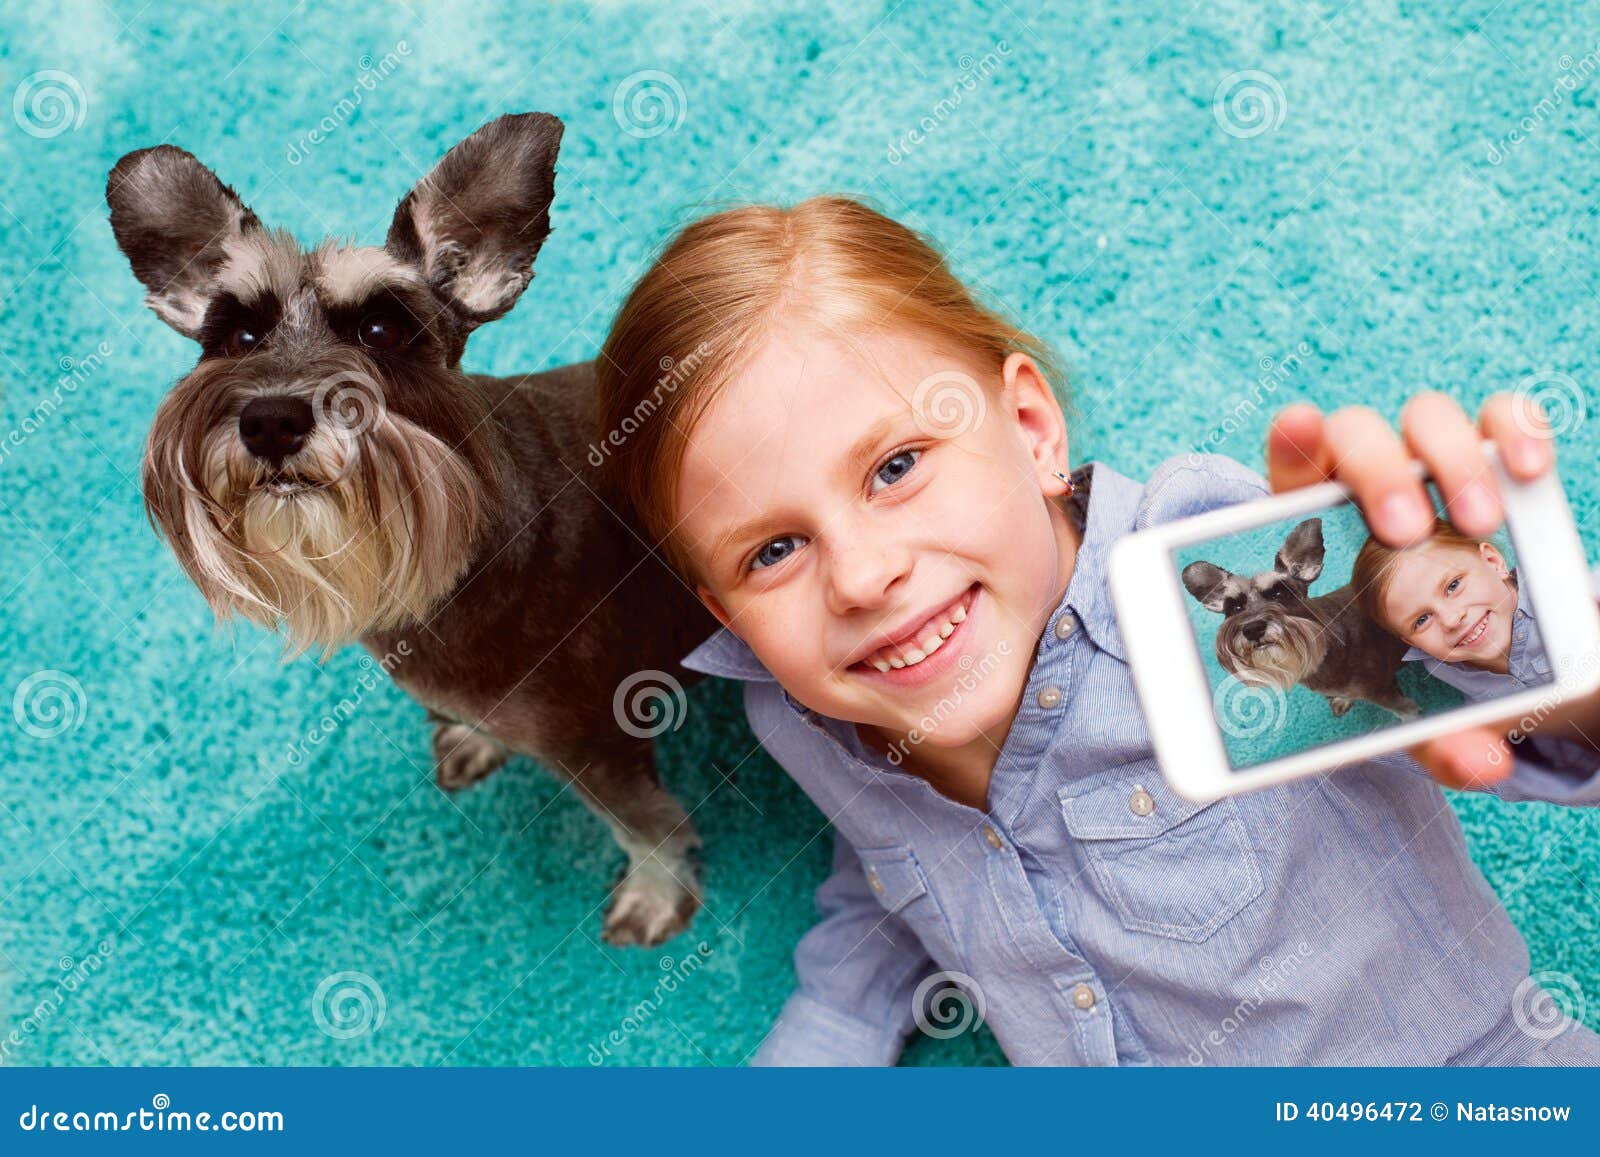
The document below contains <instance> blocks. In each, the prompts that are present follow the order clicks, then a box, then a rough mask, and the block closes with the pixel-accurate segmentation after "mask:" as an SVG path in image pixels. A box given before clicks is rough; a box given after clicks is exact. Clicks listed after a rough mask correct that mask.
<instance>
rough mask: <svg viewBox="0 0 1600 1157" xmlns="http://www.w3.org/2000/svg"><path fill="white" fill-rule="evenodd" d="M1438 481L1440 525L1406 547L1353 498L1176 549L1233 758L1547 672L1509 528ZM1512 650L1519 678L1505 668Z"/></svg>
mask: <svg viewBox="0 0 1600 1157" xmlns="http://www.w3.org/2000/svg"><path fill="white" fill-rule="evenodd" d="M1429 489H1430V491H1431V493H1432V497H1433V500H1434V509H1435V514H1436V521H1435V527H1434V531H1433V533H1432V535H1431V536H1430V537H1428V538H1427V539H1425V540H1424V541H1423V542H1421V543H1418V544H1415V545H1414V546H1411V547H1407V548H1403V549H1390V548H1387V547H1385V546H1383V545H1382V544H1380V543H1378V542H1376V541H1375V540H1374V539H1373V537H1372V535H1371V533H1370V532H1369V530H1368V527H1367V524H1366V522H1365V521H1364V520H1363V519H1362V517H1361V513H1360V511H1359V510H1358V509H1357V508H1356V507H1355V506H1354V505H1351V504H1348V503H1346V504H1342V505H1339V506H1334V507H1330V508H1329V509H1327V510H1324V511H1321V512H1320V513H1319V514H1317V515H1315V516H1311V517H1304V516H1302V517H1297V518H1288V519H1282V520H1279V521H1276V522H1273V523H1269V524H1267V525H1264V526H1258V527H1254V528H1251V529H1249V530H1243V531H1238V532H1235V533H1232V534H1227V535H1223V536H1220V537H1217V538H1213V539H1209V540H1207V541H1204V542H1199V543H1194V544H1192V545H1189V546H1185V547H1182V548H1180V549H1178V550H1176V551H1174V553H1173V565H1174V568H1175V571H1176V573H1177V575H1178V577H1180V578H1181V580H1182V584H1183V588H1184V590H1185V591H1186V592H1187V597H1186V599H1185V602H1186V603H1187V605H1188V609H1189V623H1190V626H1191V628H1192V629H1193V633H1194V645H1195V647H1196V648H1197V650H1198V652H1199V658H1200V661H1201V664H1202V666H1203V667H1204V669H1205V673H1206V677H1207V680H1208V684H1209V686H1210V688H1211V691H1212V706H1213V709H1214V715H1215V718H1216V721H1217V726H1218V728H1219V730H1220V731H1221V733H1222V738H1223V745H1224V747H1225V749H1226V751H1227V754H1228V758H1229V761H1230V763H1231V764H1232V765H1233V766H1234V767H1235V768H1240V769H1242V768H1245V767H1251V766H1255V765H1258V764H1261V763H1265V762H1267V761H1269V760H1273V759H1278V758H1281V757H1283V756H1285V755H1291V754H1295V753H1297V752H1300V751H1306V750H1309V749H1310V748H1313V747H1317V746H1321V745H1323V744H1327V743H1334V742H1338V741H1339V740H1342V739H1348V738H1351V737H1352V736H1356V735H1364V734H1368V733H1370V732H1374V731H1379V730H1383V729H1385V728H1389V727H1394V726H1397V725H1398V724H1401V723H1404V722H1407V721H1410V720H1412V719H1416V718H1418V717H1421V716H1434V715H1438V714H1440V713H1441V712H1444V711H1449V710H1452V709H1454V708H1456V707H1459V706H1461V705H1462V704H1463V703H1464V702H1466V701H1469V700H1480V699H1484V698H1495V697H1498V696H1500V695H1505V694H1510V693H1512V692H1513V691H1515V690H1517V689H1519V688H1520V687H1521V686H1524V685H1527V683H1528V680H1529V679H1531V678H1534V677H1535V676H1536V675H1539V674H1540V672H1542V671H1543V668H1542V667H1540V666H1539V664H1538V661H1537V649H1536V648H1535V647H1534V646H1533V641H1534V640H1536V639H1537V638H1538V633H1537V624H1536V622H1535V619H1534V615H1533V607H1532V604H1531V602H1530V601H1529V600H1528V597H1527V592H1526V590H1525V589H1523V588H1522V585H1521V584H1520V583H1519V582H1518V575H1517V565H1516V552H1515V551H1514V549H1513V548H1512V544H1511V542H1510V540H1509V535H1506V534H1501V535H1497V536H1495V537H1494V538H1493V539H1492V540H1482V541H1479V540H1476V539H1469V538H1467V537H1465V536H1463V535H1461V534H1459V533H1458V532H1456V531H1455V529H1454V528H1453V527H1451V526H1450V525H1449V523H1448V521H1447V520H1446V518H1445V516H1444V510H1443V505H1442V503H1441V502H1440V500H1439V497H1438V493H1437V490H1436V489H1435V488H1434V487H1432V486H1431V485H1430V487H1429ZM1519 640H1520V641H1519ZM1514 648H1521V651H1520V652H1518V651H1516V650H1514ZM1519 655H1520V658H1519ZM1512 664H1515V665H1516V666H1517V667H1518V670H1519V672H1520V677H1519V678H1515V679H1513V678H1508V677H1506V676H1505V675H1504V674H1497V673H1496V672H1501V671H1504V670H1506V669H1508V667H1509V666H1510V665H1512ZM1546 674H1547V673H1546ZM1535 681H1537V679H1535Z"/></svg>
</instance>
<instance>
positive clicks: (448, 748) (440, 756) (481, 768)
mask: <svg viewBox="0 0 1600 1157" xmlns="http://www.w3.org/2000/svg"><path fill="white" fill-rule="evenodd" d="M428 719H429V721H430V722H431V723H432V724H433V775H434V779H435V780H436V781H437V782H438V784H439V786H440V787H441V788H443V789H444V790H445V791H460V790H461V789H462V788H464V787H471V786H472V785H473V784H475V783H477V782H478V781H479V780H480V779H483V778H484V777H485V776H487V775H488V774H489V773H490V772H492V771H495V770H496V769H498V768H499V767H500V766H501V765H502V764H504V763H505V762H506V760H508V759H510V758H511V749H510V748H509V747H507V746H505V744H503V743H501V742H500V741H499V740H498V739H495V738H493V737H492V736H490V735H488V734H486V733H485V732H482V731H479V730H478V729H477V728H476V727H473V726H472V725H471V724H470V723H460V722H457V721H456V720H454V719H451V718H450V717H449V716H447V715H441V714H439V713H438V712H437V711H429V712H428Z"/></svg>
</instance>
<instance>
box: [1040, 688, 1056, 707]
mask: <svg viewBox="0 0 1600 1157" xmlns="http://www.w3.org/2000/svg"><path fill="white" fill-rule="evenodd" d="M1060 702H1061V688H1059V687H1046V688H1045V689H1044V690H1043V691H1041V692H1039V706H1040V707H1045V708H1050V707H1054V706H1056V705H1057V704H1059V703H1060Z"/></svg>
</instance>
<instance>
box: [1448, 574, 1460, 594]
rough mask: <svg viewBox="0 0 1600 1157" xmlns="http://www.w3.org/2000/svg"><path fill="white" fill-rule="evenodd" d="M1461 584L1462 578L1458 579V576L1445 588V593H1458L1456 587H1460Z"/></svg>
mask: <svg viewBox="0 0 1600 1157" xmlns="http://www.w3.org/2000/svg"><path fill="white" fill-rule="evenodd" d="M1460 585H1461V580H1460V579H1458V578H1453V579H1451V580H1450V585H1449V586H1447V587H1445V588H1444V590H1445V594H1448V595H1453V594H1455V593H1456V588H1457V587H1459V586H1460Z"/></svg>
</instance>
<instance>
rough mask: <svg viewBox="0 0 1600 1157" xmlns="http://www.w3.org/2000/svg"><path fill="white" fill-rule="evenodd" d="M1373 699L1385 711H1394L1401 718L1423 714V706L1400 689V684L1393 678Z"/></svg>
mask: <svg viewBox="0 0 1600 1157" xmlns="http://www.w3.org/2000/svg"><path fill="white" fill-rule="evenodd" d="M1372 701H1373V702H1374V703H1376V704H1377V705H1378V706H1379V707H1382V708H1383V709H1384V710H1385V711H1392V712H1394V713H1395V714H1396V715H1398V716H1399V717H1400V718H1401V719H1416V718H1418V717H1419V716H1421V714H1422V708H1421V707H1419V706H1417V701H1416V700H1415V699H1413V698H1411V696H1409V695H1407V694H1406V693H1405V692H1404V691H1402V690H1400V684H1398V683H1396V682H1395V681H1393V680H1392V679H1391V680H1390V681H1389V685H1388V686H1387V687H1385V688H1383V689H1382V690H1381V691H1379V692H1378V693H1377V694H1376V695H1374V696H1373V698H1372Z"/></svg>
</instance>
